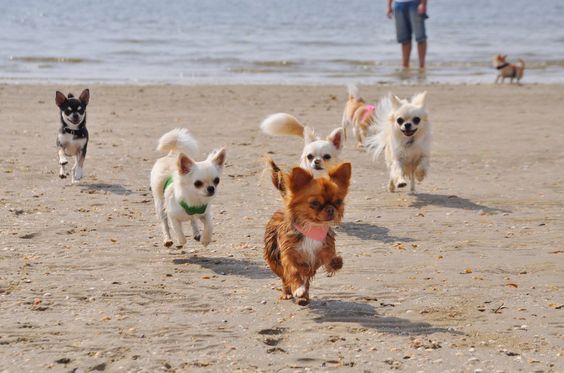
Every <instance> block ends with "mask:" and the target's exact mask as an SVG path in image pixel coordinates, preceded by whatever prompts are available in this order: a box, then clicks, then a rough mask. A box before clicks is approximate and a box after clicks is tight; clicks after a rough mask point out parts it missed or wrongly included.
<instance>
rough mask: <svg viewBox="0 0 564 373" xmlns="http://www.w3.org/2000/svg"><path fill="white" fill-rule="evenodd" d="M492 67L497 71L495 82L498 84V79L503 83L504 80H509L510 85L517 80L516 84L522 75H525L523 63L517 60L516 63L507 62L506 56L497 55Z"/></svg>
mask: <svg viewBox="0 0 564 373" xmlns="http://www.w3.org/2000/svg"><path fill="white" fill-rule="evenodd" d="M493 66H494V67H495V68H496V69H497V70H499V74H497V78H496V79H495V82H496V83H498V82H499V79H501V82H502V83H503V82H504V81H505V78H510V79H511V83H513V79H517V83H519V82H520V81H521V79H523V74H524V73H525V61H523V60H522V59H520V58H519V59H518V60H517V63H509V62H507V55H506V54H505V55H502V54H498V55H496V56H494V58H493Z"/></svg>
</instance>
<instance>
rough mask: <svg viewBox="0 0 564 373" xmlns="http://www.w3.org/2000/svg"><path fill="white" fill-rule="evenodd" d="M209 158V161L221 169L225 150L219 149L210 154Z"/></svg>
mask: <svg viewBox="0 0 564 373" xmlns="http://www.w3.org/2000/svg"><path fill="white" fill-rule="evenodd" d="M210 157H211V161H212V162H213V163H214V164H215V165H216V166H218V167H223V164H224V163H225V157H226V154H225V148H221V149H219V150H218V151H216V152H213V153H212V154H210Z"/></svg>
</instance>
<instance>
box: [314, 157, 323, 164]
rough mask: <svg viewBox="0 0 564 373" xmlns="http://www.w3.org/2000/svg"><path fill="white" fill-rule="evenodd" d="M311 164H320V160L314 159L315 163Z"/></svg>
mask: <svg viewBox="0 0 564 373" xmlns="http://www.w3.org/2000/svg"><path fill="white" fill-rule="evenodd" d="M313 163H315V164H320V163H321V159H319V158H316V159H315V161H313Z"/></svg>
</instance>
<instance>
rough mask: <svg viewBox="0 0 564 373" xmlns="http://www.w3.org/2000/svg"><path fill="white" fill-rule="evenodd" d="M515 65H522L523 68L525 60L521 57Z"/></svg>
mask: <svg viewBox="0 0 564 373" xmlns="http://www.w3.org/2000/svg"><path fill="white" fill-rule="evenodd" d="M515 65H517V66H520V67H521V68H523V69H524V68H525V61H523V60H522V59H521V58H519V59H518V60H517V63H516V64H515Z"/></svg>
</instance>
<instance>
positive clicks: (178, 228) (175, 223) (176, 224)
mask: <svg viewBox="0 0 564 373" xmlns="http://www.w3.org/2000/svg"><path fill="white" fill-rule="evenodd" d="M170 224H171V225H172V229H173V230H174V233H176V237H177V239H178V244H177V245H176V247H179V248H180V247H182V246H184V244H185V243H186V237H185V236H184V232H183V231H182V222H181V221H180V220H176V219H174V218H171V219H170Z"/></svg>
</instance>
